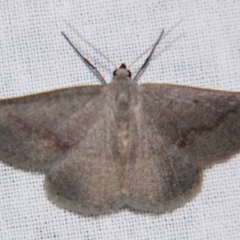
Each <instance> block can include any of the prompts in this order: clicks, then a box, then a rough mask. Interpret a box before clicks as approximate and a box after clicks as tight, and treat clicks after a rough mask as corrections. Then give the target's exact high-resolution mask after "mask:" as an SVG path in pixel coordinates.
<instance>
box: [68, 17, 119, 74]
mask: <svg viewBox="0 0 240 240" xmlns="http://www.w3.org/2000/svg"><path fill="white" fill-rule="evenodd" d="M64 21H65V23H66V24H67V25H68V26H69V27H70V28H71V29H73V31H74V32H75V33H77V35H78V36H79V37H80V38H81V39H82V40H83V41H84V42H85V43H87V44H88V45H89V46H90V47H92V48H93V49H94V50H95V51H96V52H98V53H99V54H101V55H102V56H103V57H104V58H105V59H106V60H107V61H108V62H110V63H111V64H112V65H113V66H114V67H115V69H116V68H117V65H116V64H115V63H114V62H113V61H112V60H111V59H110V58H109V57H108V56H106V55H105V54H104V53H102V52H101V51H100V50H99V49H97V48H96V47H95V46H94V45H93V44H91V43H90V42H89V41H88V40H87V39H85V38H84V37H83V36H82V35H81V34H80V33H79V32H78V31H77V30H76V29H75V28H74V27H73V26H72V25H71V24H70V23H69V22H68V21H67V20H64Z"/></svg>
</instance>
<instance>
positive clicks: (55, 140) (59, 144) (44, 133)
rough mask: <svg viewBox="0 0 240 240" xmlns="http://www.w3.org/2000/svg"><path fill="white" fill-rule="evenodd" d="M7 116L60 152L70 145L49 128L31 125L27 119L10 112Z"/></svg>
mask: <svg viewBox="0 0 240 240" xmlns="http://www.w3.org/2000/svg"><path fill="white" fill-rule="evenodd" d="M8 117H9V118H11V119H12V120H13V121H15V122H16V123H17V124H18V125H19V127H20V129H22V130H23V131H25V132H28V133H33V134H36V135H38V136H39V138H41V139H44V140H47V141H49V142H50V143H51V144H52V145H53V146H54V147H55V148H57V149H59V150H60V151H62V152H65V151H66V150H68V149H69V148H70V147H71V144H70V143H69V142H67V141H66V140H64V139H63V138H62V137H60V136H58V135H57V134H56V133H53V132H51V131H50V130H47V129H43V128H38V127H36V126H31V124H30V123H29V122H28V121H26V120H24V119H22V118H20V117H18V116H16V115H13V114H11V113H8Z"/></svg>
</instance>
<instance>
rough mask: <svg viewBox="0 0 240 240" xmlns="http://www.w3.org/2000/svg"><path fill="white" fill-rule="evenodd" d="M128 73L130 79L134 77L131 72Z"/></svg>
mask: <svg viewBox="0 0 240 240" xmlns="http://www.w3.org/2000/svg"><path fill="white" fill-rule="evenodd" d="M127 72H128V77H130V78H131V77H132V73H131V72H130V71H129V70H127Z"/></svg>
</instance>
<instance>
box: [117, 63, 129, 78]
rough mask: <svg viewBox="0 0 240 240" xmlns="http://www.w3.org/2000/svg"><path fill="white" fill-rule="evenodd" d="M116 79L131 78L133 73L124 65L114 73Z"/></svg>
mask: <svg viewBox="0 0 240 240" xmlns="http://www.w3.org/2000/svg"><path fill="white" fill-rule="evenodd" d="M113 76H114V77H120V78H131V77H132V73H131V71H130V70H128V69H127V66H126V64H125V63H122V64H121V66H120V67H119V68H118V69H115V70H114V72H113Z"/></svg>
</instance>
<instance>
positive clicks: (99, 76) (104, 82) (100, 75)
mask: <svg viewBox="0 0 240 240" xmlns="http://www.w3.org/2000/svg"><path fill="white" fill-rule="evenodd" d="M61 33H62V35H63V36H64V37H65V39H66V40H67V41H68V43H69V44H70V45H71V46H72V47H73V49H74V50H75V51H76V52H77V54H78V55H79V56H80V57H81V58H82V60H83V61H84V62H85V63H86V64H87V65H88V66H89V67H90V68H92V70H93V71H94V72H95V73H96V75H97V77H98V78H99V79H100V80H101V82H102V83H103V84H107V83H106V81H105V79H104V78H103V76H102V74H101V73H100V72H99V71H98V69H97V68H96V67H95V66H94V65H93V64H92V63H91V62H90V61H89V60H88V59H87V58H85V57H84V56H83V55H82V54H81V53H80V52H79V51H78V49H77V48H76V47H75V46H74V44H73V43H72V42H71V41H70V40H69V38H68V37H67V36H66V35H65V33H64V32H61Z"/></svg>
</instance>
